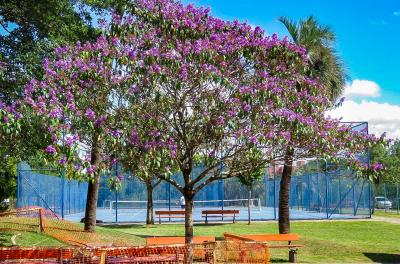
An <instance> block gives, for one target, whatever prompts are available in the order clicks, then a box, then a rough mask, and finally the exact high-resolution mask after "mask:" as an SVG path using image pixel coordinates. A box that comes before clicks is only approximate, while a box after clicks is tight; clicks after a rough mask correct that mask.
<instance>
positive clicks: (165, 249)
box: [0, 241, 269, 264]
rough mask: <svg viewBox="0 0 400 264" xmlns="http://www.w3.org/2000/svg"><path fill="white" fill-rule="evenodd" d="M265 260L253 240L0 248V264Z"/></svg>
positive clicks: (262, 249)
mask: <svg viewBox="0 0 400 264" xmlns="http://www.w3.org/2000/svg"><path fill="white" fill-rule="evenodd" d="M190 250H191V251H192V252H193V258H192V262H193V263H210V264H211V263H269V251H268V247H266V246H265V245H261V244H255V243H251V244H249V243H237V242H226V241H221V242H211V243H203V244H192V245H157V246H136V247H109V248H0V263H16V262H18V263H21V262H23V263H87V264H91V263H93V264H105V263H187V262H188V254H189V251H190Z"/></svg>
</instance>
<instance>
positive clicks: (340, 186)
mask: <svg viewBox="0 0 400 264" xmlns="http://www.w3.org/2000/svg"><path fill="white" fill-rule="evenodd" d="M340 178H341V177H340V175H339V214H342V202H341V201H342V185H341V184H340V183H341V181H340Z"/></svg>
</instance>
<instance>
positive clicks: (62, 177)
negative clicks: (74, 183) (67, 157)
mask: <svg viewBox="0 0 400 264" xmlns="http://www.w3.org/2000/svg"><path fill="white" fill-rule="evenodd" d="M64 192H65V173H64V169H62V170H61V218H62V219H64V200H65V199H64Z"/></svg>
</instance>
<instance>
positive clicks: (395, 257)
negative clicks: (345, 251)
mask: <svg viewBox="0 0 400 264" xmlns="http://www.w3.org/2000/svg"><path fill="white" fill-rule="evenodd" d="M363 254H364V256H366V257H367V258H369V259H370V260H372V261H373V262H379V263H400V254H388V253H371V252H364V253H363Z"/></svg>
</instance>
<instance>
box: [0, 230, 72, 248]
mask: <svg viewBox="0 0 400 264" xmlns="http://www.w3.org/2000/svg"><path fill="white" fill-rule="evenodd" d="M18 234H20V235H18ZM13 235H17V236H16V238H15V242H16V243H17V245H18V246H21V247H34V246H36V247H40V246H55V247H61V246H65V244H64V243H62V242H60V241H58V240H57V239H54V238H52V237H49V236H46V235H44V234H41V233H35V232H20V231H0V246H1V247H10V246H12V243H11V238H12V236H13Z"/></svg>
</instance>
